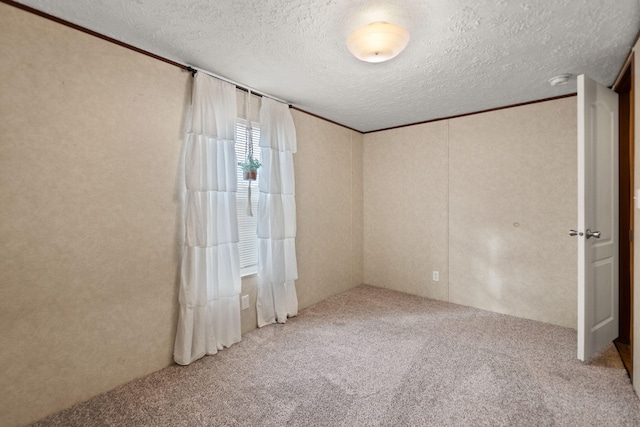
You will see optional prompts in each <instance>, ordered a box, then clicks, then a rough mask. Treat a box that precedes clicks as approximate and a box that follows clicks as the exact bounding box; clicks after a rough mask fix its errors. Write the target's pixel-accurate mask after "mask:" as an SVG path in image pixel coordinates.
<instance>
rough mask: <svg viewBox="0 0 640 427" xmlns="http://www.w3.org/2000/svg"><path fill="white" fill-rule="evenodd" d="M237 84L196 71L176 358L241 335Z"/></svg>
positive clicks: (183, 360)
mask: <svg viewBox="0 0 640 427" xmlns="http://www.w3.org/2000/svg"><path fill="white" fill-rule="evenodd" d="M235 131H236V91H235V86H233V85H231V84H229V83H226V82H223V81H221V80H218V79H215V78H213V77H210V76H207V75H205V74H203V73H197V74H196V76H195V79H194V82H193V95H192V99H191V114H190V117H189V123H188V124H187V135H186V141H185V144H186V147H185V160H184V169H185V181H186V196H185V199H184V200H185V214H186V215H185V247H184V253H183V256H182V274H181V282H180V297H179V299H180V312H179V317H178V329H177V333H176V342H175V347H174V353H173V356H174V360H175V361H176V363H179V364H181V365H188V364H189V363H191V362H193V361H194V360H197V359H199V358H201V357H203V356H204V355H207V354H214V353H217V352H218V350H222V348H223V347H229V346H230V345H232V344H233V343H235V342H238V341H240V305H239V297H238V295H239V294H240V287H241V282H240V262H239V259H238V218H237V214H236V190H237V185H238V182H237V178H236V168H237V163H236V153H235Z"/></svg>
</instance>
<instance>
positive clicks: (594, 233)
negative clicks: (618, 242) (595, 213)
mask: <svg viewBox="0 0 640 427" xmlns="http://www.w3.org/2000/svg"><path fill="white" fill-rule="evenodd" d="M584 234H585V235H586V236H587V239H588V238H589V237H595V238H596V239H599V238H600V232H599V231H591V230H589V229H588V228H587V231H585V233H584Z"/></svg>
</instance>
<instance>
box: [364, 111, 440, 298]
mask: <svg viewBox="0 0 640 427" xmlns="http://www.w3.org/2000/svg"><path fill="white" fill-rule="evenodd" d="M447 135H448V122H447V121H446V120H443V121H439V122H434V123H428V124H423V125H416V126H408V127H403V128H399V129H395V130H388V131H381V132H374V133H370V134H366V135H364V165H365V168H364V230H365V231H364V248H365V257H364V266H365V268H364V271H365V275H364V281H365V283H368V284H370V285H374V286H381V287H385V288H392V289H396V290H399V291H402V292H408V293H412V294H416V295H422V296H426V297H431V298H436V299H439V300H445V301H446V300H447V299H448V291H449V286H448V282H449V278H448V268H447V266H448V251H447V239H448V220H447V218H448V185H449V184H448V175H447V167H448V166H447V158H448V143H447ZM432 271H439V272H440V281H439V282H433V281H432V280H431V279H432V274H431V272H432Z"/></svg>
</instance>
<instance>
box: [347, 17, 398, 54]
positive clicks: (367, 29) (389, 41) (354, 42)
mask: <svg viewBox="0 0 640 427" xmlns="http://www.w3.org/2000/svg"><path fill="white" fill-rule="evenodd" d="M407 43H409V32H408V31H407V30H405V29H404V28H402V27H401V26H399V25H396V24H390V23H388V22H374V23H372V24H369V25H365V26H364V27H360V28H358V29H357V30H355V31H354V32H353V33H351V35H350V36H349V38H348V39H347V49H349V52H351V53H352V54H353V56H355V57H356V58H358V59H359V60H361V61H365V62H384V61H388V60H390V59H392V58H395V57H396V56H398V54H399V53H400V52H402V51H403V50H404V48H405V47H407Z"/></svg>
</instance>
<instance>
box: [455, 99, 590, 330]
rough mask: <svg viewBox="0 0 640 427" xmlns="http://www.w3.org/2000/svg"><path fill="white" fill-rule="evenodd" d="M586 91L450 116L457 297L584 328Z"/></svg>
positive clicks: (464, 301)
mask: <svg viewBox="0 0 640 427" xmlns="http://www.w3.org/2000/svg"><path fill="white" fill-rule="evenodd" d="M576 114H577V113H576V99H575V98H573V97H572V98H566V99H561V100H557V101H551V102H544V103H538V104H531V105H526V106H523V107H517V108H509V109H505V110H499V111H494V112H490V113H486V114H477V115H472V116H467V117H461V118H458V119H454V120H451V121H450V123H449V210H450V215H449V229H450V233H449V266H450V271H449V273H450V287H449V300H450V301H451V302H454V303H458V304H463V305H470V306H474V307H478V308H483V309H486V310H491V311H495V312H499V313H506V314H513V315H516V316H519V317H525V318H528V319H534V320H540V321H543V322H549V323H554V324H558V325H562V326H567V327H571V328H575V327H576V304H577V302H576V297H577V288H576V278H577V270H576V268H577V266H576V256H577V255H576V240H575V239H572V238H571V237H570V236H569V235H568V230H569V229H570V228H572V227H575V223H576V221H577V217H576V203H577V202H576V200H577V194H576V188H577V176H576V174H577V165H576V141H577V133H576V132H577V130H576V129H577V123H576Z"/></svg>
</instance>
